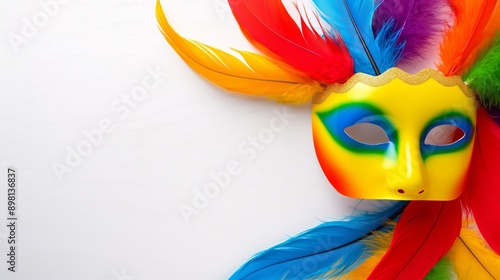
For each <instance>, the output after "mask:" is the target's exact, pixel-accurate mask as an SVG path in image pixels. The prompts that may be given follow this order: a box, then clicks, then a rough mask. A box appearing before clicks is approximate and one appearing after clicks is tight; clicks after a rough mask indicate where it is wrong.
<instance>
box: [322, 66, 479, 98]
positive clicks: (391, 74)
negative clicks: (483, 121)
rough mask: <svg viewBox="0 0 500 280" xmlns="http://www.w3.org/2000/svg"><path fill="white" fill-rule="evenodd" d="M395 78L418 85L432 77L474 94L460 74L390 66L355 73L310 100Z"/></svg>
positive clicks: (386, 81)
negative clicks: (374, 72)
mask: <svg viewBox="0 0 500 280" xmlns="http://www.w3.org/2000/svg"><path fill="white" fill-rule="evenodd" d="M396 78H398V79H400V80H401V81H403V82H405V83H407V84H410V85H419V84H422V83H424V82H425V81H427V80H429V79H434V80H435V81H436V82H438V83H440V84H441V85H443V86H445V87H452V86H458V87H459V88H460V90H461V91H462V92H463V93H464V94H465V95H466V96H468V97H471V98H473V97H474V96H475V94H474V91H473V90H472V89H470V88H469V87H467V85H466V84H465V83H464V82H463V81H462V78H461V77H460V76H451V77H445V76H443V75H442V74H441V73H439V72H438V71H436V70H434V69H431V68H426V69H423V70H421V71H420V72H418V73H417V74H409V73H407V72H405V71H403V70H401V69H399V68H390V69H389V70H387V71H385V72H384V73H382V74H381V75H379V76H371V75H368V74H365V73H357V74H355V75H354V76H352V77H351V78H350V79H349V80H348V81H347V82H345V83H343V84H333V85H329V86H328V87H327V88H326V89H325V91H324V92H322V93H319V94H316V95H315V96H314V98H313V100H312V102H313V103H314V104H321V103H322V102H323V101H325V100H326V99H327V98H328V96H330V94H332V93H346V92H348V91H349V90H350V89H351V88H353V87H354V86H355V85H356V84H358V83H363V84H365V85H368V86H371V87H379V86H382V85H385V84H387V83H388V82H390V81H392V80H394V79H396Z"/></svg>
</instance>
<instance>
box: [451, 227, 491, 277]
mask: <svg viewBox="0 0 500 280" xmlns="http://www.w3.org/2000/svg"><path fill="white" fill-rule="evenodd" d="M484 245H485V244H484V241H483V240H481V238H479V236H477V234H476V233H475V232H474V231H473V230H470V229H468V228H466V227H464V228H462V231H461V232H460V236H459V238H458V239H457V240H456V241H455V244H453V247H452V248H451V250H450V252H449V253H448V255H447V257H448V258H450V260H451V261H452V262H453V263H454V266H455V273H456V274H457V276H458V278H459V279H500V270H499V268H500V256H498V255H497V254H495V253H494V252H493V251H491V250H490V249H487V248H485V247H484Z"/></svg>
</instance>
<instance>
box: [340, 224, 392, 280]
mask: <svg viewBox="0 0 500 280" xmlns="http://www.w3.org/2000/svg"><path fill="white" fill-rule="evenodd" d="M393 234H394V232H393V231H392V230H391V231H389V232H386V233H380V234H379V233H374V234H373V237H371V238H369V239H368V240H367V241H366V244H367V245H369V246H370V247H371V248H372V252H373V253H372V254H373V255H372V256H371V257H369V258H368V259H367V260H366V261H365V262H363V263H362V264H361V265H360V266H358V267H357V268H356V269H355V270H353V271H351V272H349V273H348V274H346V275H345V276H344V277H342V279H349V280H361V279H367V278H368V276H369V275H370V273H371V272H372V270H373V269H374V268H375V266H376V265H377V264H378V263H379V262H380V260H381V259H382V257H383V256H384V255H385V252H387V250H388V249H389V246H390V245H391V241H392V236H393Z"/></svg>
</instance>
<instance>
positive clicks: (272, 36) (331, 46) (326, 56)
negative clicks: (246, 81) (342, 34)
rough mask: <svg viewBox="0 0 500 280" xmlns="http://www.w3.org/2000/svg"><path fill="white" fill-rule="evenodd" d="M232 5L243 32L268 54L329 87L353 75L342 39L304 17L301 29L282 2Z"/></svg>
mask: <svg viewBox="0 0 500 280" xmlns="http://www.w3.org/2000/svg"><path fill="white" fill-rule="evenodd" d="M229 4H230V6H231V10H232V12H233V15H234V17H235V18H236V20H237V21H238V23H239V25H240V28H241V30H242V31H243V33H244V34H245V35H246V36H247V38H248V39H249V41H250V42H252V43H253V44H254V45H256V47H257V48H259V49H261V50H262V51H264V52H265V53H266V54H269V53H270V54H271V55H272V57H274V58H276V57H277V58H279V59H280V60H281V61H283V62H285V63H286V64H288V65H290V66H292V67H294V68H295V69H297V70H300V71H302V72H303V73H306V74H307V75H309V76H310V77H312V78H313V79H316V80H319V81H322V82H325V83H328V84H333V83H343V82H345V81H346V80H347V79H348V78H350V77H351V76H352V75H353V71H354V70H353V62H352V59H351V57H350V56H349V52H348V50H347V49H346V47H345V45H344V43H343V42H342V40H341V39H340V38H330V37H323V36H321V35H320V34H318V33H317V32H316V31H315V30H312V29H310V28H309V27H308V26H307V24H306V23H305V21H304V19H303V18H302V17H301V18H300V23H301V28H299V26H297V24H295V21H294V20H293V19H292V18H291V16H290V15H289V14H288V12H287V10H286V9H285V7H284V6H283V4H282V3H281V0H252V1H248V0H229Z"/></svg>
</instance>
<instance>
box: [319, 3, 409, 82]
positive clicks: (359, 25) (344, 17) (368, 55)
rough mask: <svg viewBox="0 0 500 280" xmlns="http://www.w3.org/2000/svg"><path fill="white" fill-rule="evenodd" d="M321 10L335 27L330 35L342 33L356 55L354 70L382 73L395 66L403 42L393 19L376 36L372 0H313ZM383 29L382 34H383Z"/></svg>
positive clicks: (352, 54)
mask: <svg viewBox="0 0 500 280" xmlns="http://www.w3.org/2000/svg"><path fill="white" fill-rule="evenodd" d="M313 2H314V4H315V6H316V8H317V10H318V13H319V14H320V15H321V17H322V18H323V19H324V20H325V21H326V22H327V23H328V24H329V25H330V26H331V27H332V28H333V30H332V31H330V33H331V34H330V35H331V36H335V35H334V34H336V33H339V34H340V36H341V37H342V39H343V41H344V42H345V44H346V46H347V48H348V49H349V53H350V54H351V56H352V58H353V59H354V72H356V73H358V72H363V73H366V74H370V75H380V74H381V73H383V72H384V71H386V70H387V69H389V68H391V67H394V66H396V63H397V61H399V59H400V58H401V53H402V49H403V46H401V44H398V43H397V37H398V36H399V33H400V32H399V31H398V30H396V29H395V28H394V24H393V23H392V22H386V23H384V26H383V27H382V28H381V31H380V32H379V33H378V35H377V37H375V35H374V33H373V29H372V19H373V15H374V13H375V8H376V7H375V3H374V1H373V0H368V1H366V0H313ZM382 32H384V33H383V34H380V33H382Z"/></svg>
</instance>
